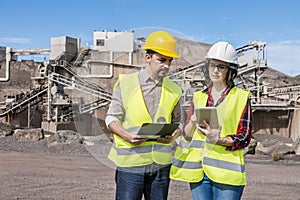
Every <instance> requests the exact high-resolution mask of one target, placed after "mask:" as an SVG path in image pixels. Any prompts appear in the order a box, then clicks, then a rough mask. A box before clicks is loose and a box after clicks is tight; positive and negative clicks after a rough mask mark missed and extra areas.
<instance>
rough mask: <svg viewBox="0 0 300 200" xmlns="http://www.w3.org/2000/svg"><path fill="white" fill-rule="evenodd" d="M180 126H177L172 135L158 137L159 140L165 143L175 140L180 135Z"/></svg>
mask: <svg viewBox="0 0 300 200" xmlns="http://www.w3.org/2000/svg"><path fill="white" fill-rule="evenodd" d="M180 132H181V131H180V128H177V129H176V130H175V131H174V132H173V133H172V135H166V136H164V137H159V138H157V142H161V143H165V144H169V143H171V142H173V141H174V140H175V139H176V138H177V137H178V136H179V135H180Z"/></svg>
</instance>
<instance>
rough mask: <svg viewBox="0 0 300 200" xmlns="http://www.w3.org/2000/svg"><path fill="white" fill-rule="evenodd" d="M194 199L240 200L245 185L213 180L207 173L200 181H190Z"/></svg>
mask: <svg viewBox="0 0 300 200" xmlns="http://www.w3.org/2000/svg"><path fill="white" fill-rule="evenodd" d="M190 187H191V190H192V197H193V200H240V199H241V197H242V194H243V190H244V185H241V186H233V185H225V184H220V183H216V182H213V181H212V180H210V179H209V178H208V177H207V176H206V175H204V178H203V180H202V181H200V182H198V183H190Z"/></svg>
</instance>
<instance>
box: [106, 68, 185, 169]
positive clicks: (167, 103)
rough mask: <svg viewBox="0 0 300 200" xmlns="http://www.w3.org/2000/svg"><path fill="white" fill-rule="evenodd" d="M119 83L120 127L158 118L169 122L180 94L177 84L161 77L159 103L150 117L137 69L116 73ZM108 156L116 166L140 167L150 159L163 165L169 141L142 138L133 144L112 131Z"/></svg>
mask: <svg viewBox="0 0 300 200" xmlns="http://www.w3.org/2000/svg"><path fill="white" fill-rule="evenodd" d="M119 83H120V89H121V94H122V102H123V106H124V109H125V117H124V121H123V122H122V127H123V128H125V129H127V130H130V129H135V130H136V129H137V128H139V127H141V125H142V124H143V123H151V122H157V121H158V119H159V118H161V117H163V118H164V119H165V120H166V122H171V119H172V111H173V110H174V107H175V106H176V104H177V103H178V101H179V100H180V97H181V94H182V91H181V88H180V87H179V85H177V84H176V83H174V82H173V81H171V80H170V79H169V78H167V77H165V78H164V79H163V83H162V91H161V98H160V102H159V106H158V109H157V111H156V114H155V117H154V119H152V118H151V116H150V114H149V112H148V109H147V107H146V104H145V101H144V96H143V93H142V89H141V86H140V83H139V77H138V72H136V73H131V74H126V75H125V74H120V76H119ZM108 157H109V159H111V160H112V161H113V162H114V163H115V164H116V165H117V166H120V167H134V166H144V165H149V164H151V163H153V162H155V163H158V164H162V165H165V164H170V163H171V162H172V159H171V145H170V144H163V143H159V142H156V141H146V142H143V143H142V144H140V145H137V146H134V145H132V144H130V143H129V142H126V141H125V140H124V139H123V138H121V137H119V136H118V135H116V134H114V144H113V147H112V148H111V150H110V153H109V156H108Z"/></svg>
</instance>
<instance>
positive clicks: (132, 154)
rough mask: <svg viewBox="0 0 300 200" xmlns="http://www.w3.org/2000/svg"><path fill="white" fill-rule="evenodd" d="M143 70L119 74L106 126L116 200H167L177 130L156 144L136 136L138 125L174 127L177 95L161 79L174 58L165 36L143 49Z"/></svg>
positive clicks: (172, 86) (172, 45)
mask: <svg viewBox="0 0 300 200" xmlns="http://www.w3.org/2000/svg"><path fill="white" fill-rule="evenodd" d="M143 49H144V50H146V54H145V59H146V67H145V68H144V69H142V70H141V71H140V72H135V73H130V74H126V75H124V74H120V76H119V79H118V81H117V82H116V84H115V87H114V92H113V97H112V102H111V105H110V107H109V110H108V112H107V116H106V119H105V121H106V125H107V126H108V128H109V129H110V130H111V131H112V132H113V133H114V134H113V136H114V144H113V147H112V149H111V151H110V153H109V158H110V159H111V160H112V161H113V162H114V163H115V164H116V165H117V169H116V175H115V181H116V199H126V200H127V199H130V200H132V199H136V200H139V199H142V196H143V195H144V198H145V199H158V200H163V199H167V196H168V188H169V182H170V179H169V171H170V164H171V161H172V160H171V143H172V141H173V140H174V139H175V138H176V137H177V136H178V135H179V134H180V128H178V129H176V130H175V131H174V132H173V133H171V135H167V136H165V137H159V138H157V139H155V140H153V139H149V138H148V137H146V136H140V135H137V134H136V130H137V128H139V127H141V126H142V124H143V123H154V122H166V123H177V122H178V123H179V122H180V118H181V106H180V98H181V95H182V90H181V88H180V87H179V85H177V84H176V83H174V82H173V81H171V80H170V79H169V78H167V77H166V75H167V73H168V71H169V68H170V65H171V62H172V60H173V58H179V57H180V56H179V55H178V54H177V53H176V40H175V39H174V38H173V37H172V36H171V35H170V34H169V33H168V32H165V31H156V32H153V33H151V34H150V35H149V36H148V37H147V39H146V42H145V45H144V47H143Z"/></svg>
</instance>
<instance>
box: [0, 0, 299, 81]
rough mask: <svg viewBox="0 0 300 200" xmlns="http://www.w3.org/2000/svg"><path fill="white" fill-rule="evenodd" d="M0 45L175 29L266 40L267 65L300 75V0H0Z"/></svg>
mask: <svg viewBox="0 0 300 200" xmlns="http://www.w3.org/2000/svg"><path fill="white" fill-rule="evenodd" d="M0 5H1V16H2V19H1V20H0V46H6V47H11V48H13V49H31V48H50V38H51V37H57V36H69V37H74V38H80V39H81V44H82V45H83V46H84V45H92V42H93V32H94V31H95V30H96V31H100V30H102V29H105V30H107V31H113V30H117V31H122V30H126V31H129V30H140V29H143V28H145V27H156V28H162V29H166V30H172V31H174V32H178V33H180V34H181V35H184V36H186V37H188V38H190V39H192V40H193V41H196V42H202V43H207V44H213V43H215V42H217V41H220V40H226V41H228V42H230V43H231V44H232V45H233V46H234V47H236V48H238V47H242V46H244V45H247V44H249V43H250V42H251V41H254V40H260V41H263V42H266V43H267V46H266V48H267V64H268V66H270V67H271V68H273V69H276V70H278V71H280V72H282V73H285V74H287V75H290V76H296V75H299V74H300V22H299V20H300V11H299V10H300V1H298V0H286V1H262V0H251V1H240V0H228V1H225V0H210V1H202V0H190V1H189V0H186V1H174V0H173V1H168V0H167V1H163V0H160V1H158V0H150V1H149V0H147V1H146V0H85V1H82V0H59V1H58V0H49V1H48V0H44V1H40V0H39V1H38V0H27V1H24V0H14V1H11V0H1V4H0Z"/></svg>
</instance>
